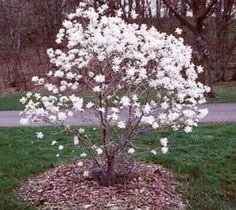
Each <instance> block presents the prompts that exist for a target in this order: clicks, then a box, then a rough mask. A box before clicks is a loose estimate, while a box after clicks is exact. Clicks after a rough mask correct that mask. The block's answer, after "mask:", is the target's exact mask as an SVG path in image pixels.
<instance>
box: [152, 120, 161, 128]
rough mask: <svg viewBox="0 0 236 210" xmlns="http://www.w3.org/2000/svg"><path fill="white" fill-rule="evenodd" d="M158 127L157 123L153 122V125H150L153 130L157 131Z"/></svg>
mask: <svg viewBox="0 0 236 210" xmlns="http://www.w3.org/2000/svg"><path fill="white" fill-rule="evenodd" d="M159 127H160V125H159V124H158V123H157V122H154V123H153V124H152V128H153V129H157V128H159Z"/></svg>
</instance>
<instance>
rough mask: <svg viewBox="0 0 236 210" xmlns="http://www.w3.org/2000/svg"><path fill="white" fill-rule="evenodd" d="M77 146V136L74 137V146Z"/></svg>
mask: <svg viewBox="0 0 236 210" xmlns="http://www.w3.org/2000/svg"><path fill="white" fill-rule="evenodd" d="M78 144H79V137H78V136H74V145H75V146H76V145H78Z"/></svg>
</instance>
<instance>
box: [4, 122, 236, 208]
mask: <svg viewBox="0 0 236 210" xmlns="http://www.w3.org/2000/svg"><path fill="white" fill-rule="evenodd" d="M87 129H89V128H87ZM37 130H38V129H37V128H0V134H1V137H0V209H3V210H5V209H6V210H15V209H17V210H19V209H21V210H28V209H34V208H33V207H30V206H27V205H26V204H24V203H22V202H21V201H20V199H19V198H18V196H17V189H18V188H19V187H20V185H21V184H22V183H23V182H24V181H25V180H27V179H28V178H31V177H34V176H36V175H38V174H40V173H42V172H43V171H45V170H47V169H48V168H51V167H54V166H56V165H58V164H62V163H65V162H67V161H68V160H71V159H73V158H75V157H76V156H77V155H78V153H79V151H77V150H76V151H75V152H74V153H72V152H70V150H69V148H68V147H66V148H65V150H64V151H63V152H62V154H61V157H60V158H56V157H55V155H56V154H57V152H58V150H57V148H55V147H53V146H50V142H51V141H52V140H57V141H62V142H65V141H67V142H70V144H71V143H72V141H71V140H70V138H69V137H67V136H62V135H61V136H60V137H56V136H50V135H48V134H49V133H51V131H52V130H56V128H40V130H43V132H44V133H45V134H46V137H45V139H44V140H41V141H37V140H35V138H34V136H35V132H36V131H37ZM88 132H89V133H90V135H91V136H93V137H94V138H97V135H95V134H94V133H93V132H92V130H91V129H89V131H88ZM160 135H161V136H166V135H167V136H169V139H170V140H171V141H170V145H169V146H170V153H168V154H166V155H163V154H158V155H157V156H153V155H151V154H150V153H148V152H147V153H144V154H142V155H140V156H137V158H138V159H140V160H142V161H146V162H153V163H156V164H161V165H163V166H165V167H167V168H168V169H169V170H171V171H172V172H173V173H174V174H175V176H176V178H177V179H178V181H179V182H180V183H181V187H180V191H181V192H182V193H183V194H184V196H185V197H186V198H187V199H188V200H189V202H190V206H191V208H192V209H207V210H210V209H212V210H217V209H227V210H230V209H234V207H235V206H236V201H235V198H236V184H235V183H236V164H235V163H236V139H235V137H236V124H226V125H202V126H200V127H199V128H198V129H196V130H195V131H194V132H193V133H191V134H190V135H189V134H188V135H187V134H185V133H183V132H177V133H173V134H170V133H168V132H162V133H161V134H160ZM157 139H158V137H157V136H156V134H151V135H149V136H146V137H139V138H138V140H137V142H138V145H139V146H142V148H147V149H149V148H151V147H152V146H153V145H155V144H157V141H158V140H157ZM88 196H89V195H88Z"/></svg>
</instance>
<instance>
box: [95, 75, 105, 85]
mask: <svg viewBox="0 0 236 210" xmlns="http://www.w3.org/2000/svg"><path fill="white" fill-rule="evenodd" d="M94 80H95V81H96V82H98V83H103V82H105V76H104V75H102V74H98V75H96V76H95V77H94Z"/></svg>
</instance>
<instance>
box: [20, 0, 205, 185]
mask: <svg viewBox="0 0 236 210" xmlns="http://www.w3.org/2000/svg"><path fill="white" fill-rule="evenodd" d="M106 9H107V8H106V6H103V7H101V8H99V9H98V10H97V11H95V10H94V8H92V7H89V6H87V5H85V4H82V3H81V4H80V7H79V8H78V9H77V10H76V12H75V13H72V14H70V15H68V19H67V20H65V21H64V22H63V27H62V28H61V29H60V31H59V33H58V35H57V39H56V42H57V43H58V44H60V45H61V47H60V49H56V50H53V49H49V50H48V55H49V57H50V60H51V63H52V64H53V65H54V66H55V67H56V68H57V70H55V71H49V73H48V75H47V76H48V77H47V78H38V77H37V76H34V77H33V78H32V81H33V82H35V83H36V84H37V85H42V86H43V87H44V88H45V90H46V92H47V94H45V95H44V96H42V95H41V94H40V93H28V94H27V95H26V97H23V98H22V99H21V102H22V103H23V104H26V106H25V110H24V111H23V112H22V113H21V117H22V118H21V123H22V124H27V123H30V122H35V121H44V122H47V123H58V122H60V124H61V125H63V126H64V127H65V128H66V129H65V130H66V131H68V132H70V133H71V134H72V135H73V136H74V144H75V146H78V144H79V145H80V142H81V147H82V146H84V149H86V151H87V152H89V153H90V155H91V156H92V158H93V160H94V166H93V167H92V168H91V170H90V173H91V174H92V176H93V178H96V180H97V181H99V183H100V184H102V185H114V184H116V183H117V181H119V182H120V181H121V180H120V179H121V178H122V180H124V181H127V180H129V179H130V178H132V176H133V173H132V172H133V171H135V170H134V169H135V168H134V165H133V164H132V166H131V165H130V164H128V165H127V164H126V165H125V163H126V162H125V161H123V162H120V159H121V156H122V154H123V153H124V151H127V150H128V153H130V154H132V153H134V151H135V150H134V148H132V146H131V145H132V141H134V140H135V137H136V136H137V134H138V132H139V131H140V129H141V128H140V127H143V126H145V129H147V128H151V129H161V128H163V127H165V128H166V127H169V128H172V129H174V130H178V129H180V128H184V130H185V132H191V131H192V128H193V127H195V126H197V123H198V122H199V119H200V118H202V117H204V116H205V115H206V113H207V110H205V109H199V108H198V107H197V104H201V103H204V102H205V98H204V93H205V92H206V91H208V88H207V87H206V86H204V85H203V84H202V83H200V82H197V81H196V80H197V78H198V73H200V72H202V71H203V69H202V67H201V66H195V65H194V64H193V63H192V62H191V53H192V50H191V48H190V47H189V46H186V45H184V43H183V39H182V38H181V37H179V38H175V37H174V36H173V35H167V34H165V33H160V32H158V31H157V30H156V29H155V28H154V27H151V28H148V27H147V26H146V25H141V26H139V25H137V24H135V23H132V24H129V23H126V22H125V21H124V20H123V19H122V18H121V15H122V13H121V12H120V11H117V14H116V16H109V15H105V14H106ZM176 33H177V34H179V35H180V34H181V30H180V29H177V30H176ZM82 88H86V90H88V91H90V92H91V93H93V95H94V100H92V101H89V102H86V103H85V102H84V99H83V97H82V96H81V89H82ZM88 109H89V110H93V113H94V115H95V116H96V117H97V118H98V120H99V124H98V125H97V126H96V129H97V131H98V132H99V134H100V141H99V142H94V139H91V138H89V136H88V135H86V133H85V132H84V129H83V128H79V129H76V128H70V127H69V126H67V125H66V124H65V123H64V122H65V120H66V119H67V118H69V117H71V116H73V115H75V114H76V113H77V112H76V111H81V112H83V111H84V110H88ZM37 136H38V137H39V138H42V137H43V134H42V133H41V132H38V133H37ZM55 143H56V142H55V141H54V142H52V144H55ZM161 144H162V152H163V153H166V152H167V150H168V148H167V139H166V138H163V139H161ZM59 149H63V146H62V145H60V146H59ZM151 153H153V154H156V150H155V149H153V150H151ZM81 156H82V157H85V156H86V153H82V154H81ZM121 165H122V166H121Z"/></svg>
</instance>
